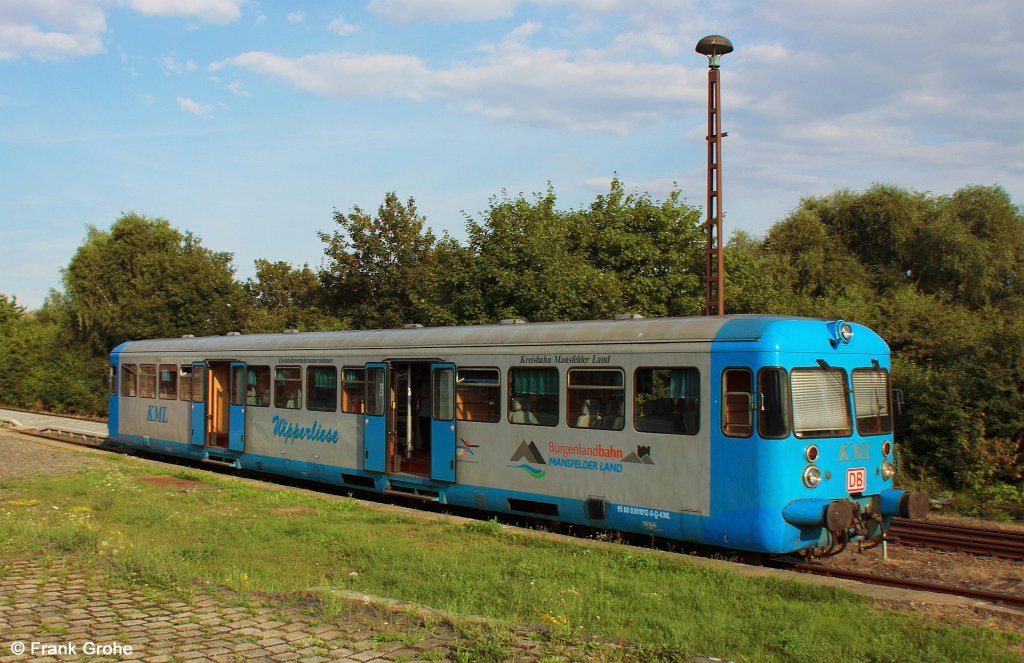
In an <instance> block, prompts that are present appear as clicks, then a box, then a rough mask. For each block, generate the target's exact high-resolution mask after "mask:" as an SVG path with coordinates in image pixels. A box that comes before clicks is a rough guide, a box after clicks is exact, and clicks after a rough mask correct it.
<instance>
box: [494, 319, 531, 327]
mask: <svg viewBox="0 0 1024 663" xmlns="http://www.w3.org/2000/svg"><path fill="white" fill-rule="evenodd" d="M499 324H502V325H525V324H526V320H523V319H522V318H504V319H503V320H502V321H501V322H500V323H499Z"/></svg>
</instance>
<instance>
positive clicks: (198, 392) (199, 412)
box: [189, 361, 206, 447]
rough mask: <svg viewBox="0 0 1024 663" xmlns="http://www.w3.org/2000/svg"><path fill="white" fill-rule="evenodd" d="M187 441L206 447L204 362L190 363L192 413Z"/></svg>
mask: <svg viewBox="0 0 1024 663" xmlns="http://www.w3.org/2000/svg"><path fill="white" fill-rule="evenodd" d="M190 421H191V426H192V430H191V435H190V436H189V441H190V442H191V443H192V444H194V445H196V446H198V447H204V446H206V362H202V361H196V362H192V413H191V419H190Z"/></svg>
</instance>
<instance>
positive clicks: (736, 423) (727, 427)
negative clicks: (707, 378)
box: [722, 368, 754, 437]
mask: <svg viewBox="0 0 1024 663" xmlns="http://www.w3.org/2000/svg"><path fill="white" fill-rule="evenodd" d="M753 386H754V382H753V377H752V376H751V374H750V369H747V368H727V369H726V370H725V372H723V373H722V432H723V433H725V434H726V435H728V436H730V437H750V434H751V433H753V432H754V394H753Z"/></svg>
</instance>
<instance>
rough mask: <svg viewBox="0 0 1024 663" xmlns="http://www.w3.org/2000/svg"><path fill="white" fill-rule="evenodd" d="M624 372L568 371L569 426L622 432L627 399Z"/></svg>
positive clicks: (597, 370)
mask: <svg viewBox="0 0 1024 663" xmlns="http://www.w3.org/2000/svg"><path fill="white" fill-rule="evenodd" d="M623 382H624V380H623V375H622V371H621V370H607V369H604V370H600V369H594V368H571V369H569V379H568V389H567V391H566V406H565V407H566V410H565V419H566V423H567V424H569V425H570V426H572V427H573V428H601V429H604V430H622V427H623V426H624V425H625V419H626V418H625V416H624V412H625V410H624V408H625V397H626V390H625V388H624V387H623Z"/></svg>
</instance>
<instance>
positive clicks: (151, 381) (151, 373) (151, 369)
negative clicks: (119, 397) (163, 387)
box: [139, 364, 156, 398]
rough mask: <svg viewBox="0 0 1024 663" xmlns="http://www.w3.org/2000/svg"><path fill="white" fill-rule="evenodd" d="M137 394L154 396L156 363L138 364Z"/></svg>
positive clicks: (145, 396)
mask: <svg viewBox="0 0 1024 663" xmlns="http://www.w3.org/2000/svg"><path fill="white" fill-rule="evenodd" d="M139 396H141V397H142V398H156V364H139Z"/></svg>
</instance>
